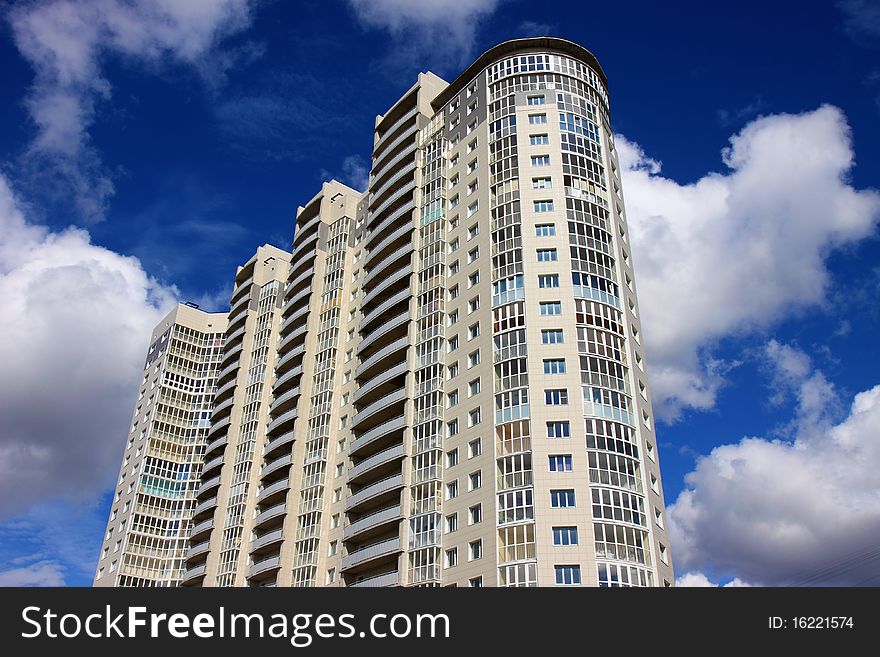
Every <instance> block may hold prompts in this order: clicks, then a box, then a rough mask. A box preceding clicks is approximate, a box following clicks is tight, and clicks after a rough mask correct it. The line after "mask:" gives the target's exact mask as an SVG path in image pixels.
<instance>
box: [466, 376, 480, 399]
mask: <svg viewBox="0 0 880 657" xmlns="http://www.w3.org/2000/svg"><path fill="white" fill-rule="evenodd" d="M478 392H480V380H479V379H474V380H473V381H471V382H470V383H468V397H473V396H474V395H476V394H477V393H478Z"/></svg>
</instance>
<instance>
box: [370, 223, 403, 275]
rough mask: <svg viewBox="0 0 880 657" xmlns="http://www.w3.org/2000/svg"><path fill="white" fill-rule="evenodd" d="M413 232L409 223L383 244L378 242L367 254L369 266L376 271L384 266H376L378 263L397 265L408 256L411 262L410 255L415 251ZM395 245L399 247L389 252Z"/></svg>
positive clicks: (386, 238)
mask: <svg viewBox="0 0 880 657" xmlns="http://www.w3.org/2000/svg"><path fill="white" fill-rule="evenodd" d="M413 230H414V229H413V227H412V224H410V222H409V221H407V222H406V223H404V224H403V225H401V226H399V227H398V228H396V229H395V230H394V231H393V232H392V233H391V234H389V235H387V236H386V237H385V238H384V239H383V240H382V241H381V242H378V243H377V244H376V245H375V246H374V247H373V248H371V249H370V251H369V253H367V258H366V264H367V266H368V267H372V268H374V269H375V268H376V267H381V266H382V264H376V263H377V261H378V263H396V262H398V261H399V260H401V259H402V258H404V256H407V258H406V260H407V262H408V261H409V260H410V258H409V257H408V256H409V254H410V253H412V252H413V251H414V250H415V247H414V246H413V242H412V233H413ZM394 244H397V246H396V247H394V248H393V249H391V250H389V247H391V246H392V245H394Z"/></svg>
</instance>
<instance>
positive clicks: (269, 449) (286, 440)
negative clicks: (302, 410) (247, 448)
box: [263, 431, 293, 458]
mask: <svg viewBox="0 0 880 657" xmlns="http://www.w3.org/2000/svg"><path fill="white" fill-rule="evenodd" d="M292 445H293V431H288V432H287V433H284V434H281V435H280V436H278V437H277V438H276V439H275V440H273V441H272V442H270V443H269V444H268V445H266V448H265V449H264V450H263V455H264V456H266V457H267V458H268V456H269V455H270V454H274V453H275V452H276V451H278V450H279V449H282V448H283V447H285V446H287V450H288V451H290V447H291V446H292Z"/></svg>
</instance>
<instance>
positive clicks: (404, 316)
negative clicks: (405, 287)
mask: <svg viewBox="0 0 880 657" xmlns="http://www.w3.org/2000/svg"><path fill="white" fill-rule="evenodd" d="M410 320H411V317H410V315H409V308H407V309H406V310H404V311H403V312H402V313H400V314H399V315H396V316H395V317H392V318H391V319H388V320H386V321H385V323H384V324H382V325H381V326H380V327H378V329H377V330H374V331H373V332H372V333H370V334H368V335H367V337H365V338H364V339H363V340H361V343H360V345H358V351H359V352H361V353H363V352H364V351H366V350H367V347H369V346H370V345H372V344H373V343H374V342H375V341H376V340H377V339H378V338H381V337H388V336H389V334H392V333H393V332H394V329H396V328H398V327H400V326H403V325H404V324H408V323H409V322H410ZM379 329H381V330H379Z"/></svg>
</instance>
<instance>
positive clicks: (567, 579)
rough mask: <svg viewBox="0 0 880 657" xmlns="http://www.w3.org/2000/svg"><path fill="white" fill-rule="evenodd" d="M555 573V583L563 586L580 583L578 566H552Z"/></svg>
mask: <svg viewBox="0 0 880 657" xmlns="http://www.w3.org/2000/svg"><path fill="white" fill-rule="evenodd" d="M553 568H554V570H555V571H556V583H557V584H560V585H563V586H572V585H576V584H580V583H581V567H580V566H553Z"/></svg>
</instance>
